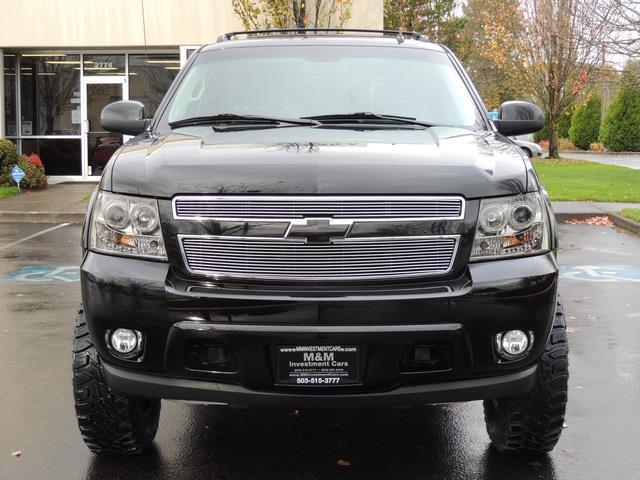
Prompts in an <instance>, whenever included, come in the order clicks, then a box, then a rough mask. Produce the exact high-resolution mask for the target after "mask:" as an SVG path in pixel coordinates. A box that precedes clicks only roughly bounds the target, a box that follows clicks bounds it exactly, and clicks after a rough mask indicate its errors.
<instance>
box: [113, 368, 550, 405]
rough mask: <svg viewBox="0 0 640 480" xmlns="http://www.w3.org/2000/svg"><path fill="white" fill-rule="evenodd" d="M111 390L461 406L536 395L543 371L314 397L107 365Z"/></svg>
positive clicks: (230, 400) (235, 400) (219, 399)
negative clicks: (480, 401)
mask: <svg viewBox="0 0 640 480" xmlns="http://www.w3.org/2000/svg"><path fill="white" fill-rule="evenodd" d="M103 366H104V370H105V376H106V380H107V383H108V384H109V386H110V387H111V388H112V389H113V390H115V391H118V392H122V393H127V394H130V395H141V396H146V397H155V398H165V399H174V400H185V401H197V402H210V403H225V404H230V405H249V406H274V407H310V408H312V407H317V408H332V407H376V406H400V405H423V404H429V403H444V402H461V401H471V400H482V399H488V398H501V397H509V396H513V395H521V394H524V393H527V392H528V391H530V390H531V389H532V388H533V386H534V384H535V379H536V371H537V366H535V365H534V366H533V367H530V368H528V369H526V370H523V371H520V372H516V373H509V374H505V375H499V376H493V377H487V378H476V379H470V380H458V381H454V382H442V383H433V384H422V385H407V386H402V387H398V388H395V389H393V390H389V391H386V392H372V393H357V394H321V395H310V394H308V393H305V394H293V393H281V392H265V391H254V390H249V389H247V388H245V387H242V386H240V385H233V384H224V383H214V382H208V381H202V380H188V379H181V378H172V377H164V376H160V375H149V374H146V373H138V372H132V371H128V370H123V369H120V368H117V367H114V366H111V365H108V364H103Z"/></svg>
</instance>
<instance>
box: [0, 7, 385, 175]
mask: <svg viewBox="0 0 640 480" xmlns="http://www.w3.org/2000/svg"><path fill="white" fill-rule="evenodd" d="M0 11H2V12H5V13H6V14H5V15H2V16H0V67H1V68H2V71H3V75H2V77H1V78H0V98H2V99H3V101H2V102H0V137H1V138H7V139H10V140H11V141H13V142H15V143H16V145H17V147H18V149H19V151H20V152H22V153H25V154H31V153H37V154H38V155H39V156H40V157H41V159H42V161H43V163H44V165H45V170H46V172H47V175H49V176H50V177H52V178H53V179H58V180H80V181H83V180H84V181H86V180H89V181H91V180H94V181H95V180H97V178H98V176H99V175H100V174H101V173H102V170H103V168H104V166H105V164H106V162H107V160H108V159H109V157H110V156H111V154H112V153H113V152H114V151H115V149H117V148H118V147H119V146H120V145H121V144H122V142H123V141H125V140H126V138H123V137H122V136H121V135H114V134H111V133H107V132H104V131H102V129H101V127H100V122H99V117H100V112H101V110H102V108H103V107H104V106H105V105H106V104H108V103H110V102H113V101H116V100H127V99H131V100H139V101H141V102H142V103H144V104H145V106H146V108H147V113H148V114H149V115H153V114H154V113H155V109H156V108H157V106H158V104H159V103H160V101H161V100H162V97H163V96H164V93H165V92H166V90H167V89H168V88H169V85H170V84H171V82H172V81H173V79H174V78H175V76H176V75H177V73H178V71H179V70H180V68H181V65H183V64H184V62H185V61H186V59H187V58H188V56H189V55H190V53H192V52H193V51H195V49H196V48H198V46H200V45H203V44H206V43H211V42H214V41H215V39H216V38H217V37H218V36H219V35H221V34H223V33H225V32H229V31H239V30H243V26H242V24H241V22H240V20H239V19H238V18H237V16H236V15H235V13H234V11H233V7H232V2H231V0H109V1H108V2H105V1H104V0H24V1H22V0H21V1H16V0H0ZM351 14H352V16H351V19H350V20H349V21H348V22H347V24H346V25H345V28H364V29H381V28H382V24H383V11H382V0H352V4H351Z"/></svg>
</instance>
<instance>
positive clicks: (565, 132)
mask: <svg viewBox="0 0 640 480" xmlns="http://www.w3.org/2000/svg"><path fill="white" fill-rule="evenodd" d="M571 117H572V110H567V111H566V112H564V113H563V114H562V115H560V120H558V138H569V128H570V127H571Z"/></svg>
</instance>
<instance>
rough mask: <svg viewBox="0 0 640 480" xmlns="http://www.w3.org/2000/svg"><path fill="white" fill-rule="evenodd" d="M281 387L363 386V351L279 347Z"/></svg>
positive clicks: (340, 347) (339, 347)
mask: <svg viewBox="0 0 640 480" xmlns="http://www.w3.org/2000/svg"><path fill="white" fill-rule="evenodd" d="M276 348H277V383H279V384H283V385H307V386H311V385H326V386H331V385H353V384H357V383H360V365H359V364H360V349H359V347H357V346H354V345H278V346H277V347H276Z"/></svg>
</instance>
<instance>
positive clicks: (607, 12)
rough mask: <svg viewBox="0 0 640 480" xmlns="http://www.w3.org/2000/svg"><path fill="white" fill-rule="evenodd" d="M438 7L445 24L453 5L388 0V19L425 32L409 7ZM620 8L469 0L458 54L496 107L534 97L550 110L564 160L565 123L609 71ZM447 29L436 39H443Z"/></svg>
mask: <svg viewBox="0 0 640 480" xmlns="http://www.w3.org/2000/svg"><path fill="white" fill-rule="evenodd" d="M438 3H440V4H442V5H446V6H448V7H449V10H446V13H445V14H442V13H441V12H440V13H436V16H438V15H440V19H439V20H438V19H436V20H434V24H435V25H438V22H444V24H446V22H449V21H450V14H451V12H452V11H453V10H455V9H456V2H455V1H454V0H385V14H388V12H392V13H393V14H394V15H395V16H394V17H393V18H399V19H400V20H399V21H397V22H395V23H394V25H395V26H396V27H398V28H403V29H416V26H417V30H418V31H425V32H426V31H427V29H426V28H423V27H422V23H421V19H422V16H420V15H418V19H417V20H416V19H415V18H414V17H412V15H411V11H410V10H411V8H414V9H416V8H418V7H421V6H422V7H425V8H426V9H427V12H433V11H436V12H438V11H437V10H434V9H433V8H431V9H429V8H428V7H431V6H433V5H434V4H438ZM621 5H623V3H621V2H620V0H468V1H467V2H466V4H465V5H464V7H463V13H464V15H463V17H462V19H463V20H462V21H461V22H459V23H458V25H459V26H460V28H461V30H460V32H458V34H457V36H456V45H455V46H454V50H455V51H456V53H458V56H459V57H460V58H461V59H462V61H463V63H464V64H465V66H466V68H467V70H468V72H469V74H470V76H471V77H472V79H473V80H474V83H475V84H476V86H477V87H478V90H479V91H480V94H481V96H482V98H483V99H484V101H485V103H486V104H487V106H488V107H489V108H495V107H497V106H499V104H500V103H502V102H503V101H505V100H511V99H516V98H527V99H531V100H533V101H534V102H536V103H537V104H538V105H539V106H540V107H541V108H542V109H543V110H544V112H545V115H546V118H547V126H548V130H549V156H550V157H557V156H558V140H559V139H558V123H559V122H560V120H561V119H562V118H563V116H566V113H567V112H568V111H569V110H570V109H571V108H572V106H573V104H574V103H575V102H576V100H577V99H578V98H579V97H581V96H582V95H584V94H585V93H588V92H590V91H591V89H592V86H593V84H594V83H595V81H596V79H597V77H598V75H599V74H600V72H601V71H602V70H603V68H604V67H605V59H606V58H605V52H606V51H607V49H608V48H609V46H610V45H611V44H612V42H614V41H615V36H616V35H615V34H616V31H617V28H619V21H620V18H621V17H620V9H621ZM403 6H404V7H407V11H405V9H403V8H401V7H403ZM428 23H430V22H428ZM440 31H441V29H440V28H437V29H436V31H435V35H434V36H433V37H432V38H433V39H434V40H435V41H442V40H443V36H442V35H441V33H440ZM444 43H447V42H446V41H445V42H444ZM456 47H457V48H456Z"/></svg>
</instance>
